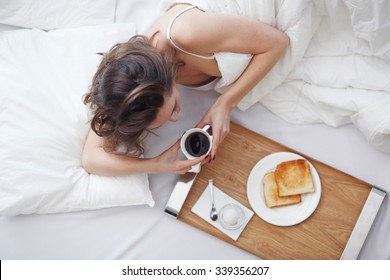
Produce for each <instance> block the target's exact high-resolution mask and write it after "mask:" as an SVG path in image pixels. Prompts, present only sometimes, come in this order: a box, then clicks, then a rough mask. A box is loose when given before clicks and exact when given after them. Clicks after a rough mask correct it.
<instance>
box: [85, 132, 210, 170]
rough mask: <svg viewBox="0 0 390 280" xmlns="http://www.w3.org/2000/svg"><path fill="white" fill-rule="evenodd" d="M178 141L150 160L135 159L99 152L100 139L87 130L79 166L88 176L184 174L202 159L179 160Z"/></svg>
mask: <svg viewBox="0 0 390 280" xmlns="http://www.w3.org/2000/svg"><path fill="white" fill-rule="evenodd" d="M179 149H180V141H177V142H176V143H175V144H174V145H173V146H172V147H170V148H169V149H168V150H166V151H165V152H163V153H162V154H161V155H159V156H157V157H154V158H136V157H130V156H126V155H116V154H111V153H108V152H106V151H104V149H103V138H102V137H100V136H98V135H96V133H95V132H94V131H93V130H90V132H89V134H88V137H87V140H86V142H85V146H84V150H83V155H82V165H83V167H84V169H85V170H86V171H87V172H88V173H92V174H96V175H102V176H126V175H130V174H136V173H160V172H172V173H180V174H184V173H186V172H188V171H189V170H190V169H191V167H192V166H193V165H196V164H197V163H199V162H202V161H203V160H204V158H205V157H206V156H203V157H199V158H197V159H194V160H179V158H178V151H179Z"/></svg>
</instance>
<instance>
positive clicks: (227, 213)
mask: <svg viewBox="0 0 390 280" xmlns="http://www.w3.org/2000/svg"><path fill="white" fill-rule="evenodd" d="M218 220H219V223H220V224H221V225H222V227H224V228H225V229H228V230H234V229H238V228H240V227H241V226H242V225H243V224H244V220H245V214H244V211H243V210H242V208H241V207H240V206H238V205H237V204H234V203H229V204H226V205H224V206H223V207H222V208H221V210H220V211H219V218H218Z"/></svg>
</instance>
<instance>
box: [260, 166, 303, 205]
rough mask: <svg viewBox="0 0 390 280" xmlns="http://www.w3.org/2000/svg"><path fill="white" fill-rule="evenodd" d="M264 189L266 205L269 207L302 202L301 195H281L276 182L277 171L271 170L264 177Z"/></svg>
mask: <svg viewBox="0 0 390 280" xmlns="http://www.w3.org/2000/svg"><path fill="white" fill-rule="evenodd" d="M263 190H264V201H265V205H266V206H267V207H269V208H272V207H278V206H286V205H291V204H296V203H300V202H301V195H300V194H297V195H291V196H283V197H281V196H279V195H278V186H277V185H276V182H275V173H274V172H269V173H267V174H265V175H264V178H263Z"/></svg>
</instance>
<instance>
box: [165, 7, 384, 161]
mask: <svg viewBox="0 0 390 280" xmlns="http://www.w3.org/2000/svg"><path fill="white" fill-rule="evenodd" d="M168 2H171V1H168ZM178 2H180V1H178ZM188 2H192V3H193V4H194V5H198V6H199V7H201V8H202V9H204V10H206V11H209V12H218V13H235V14H241V15H245V16H249V17H252V18H255V19H258V20H262V21H264V22H267V23H269V24H271V25H273V26H276V27H277V28H279V29H281V30H283V31H285V32H286V33H287V34H288V35H289V37H290V43H291V45H290V48H289V49H288V51H287V52H286V54H285V55H284V57H283V58H282V59H281V60H280V61H279V62H278V63H277V64H276V65H275V67H274V68H273V69H272V71H271V72H270V73H269V74H268V75H267V76H266V77H265V78H264V79H263V80H262V81H261V82H260V83H259V84H258V85H257V86H256V87H255V88H254V89H253V90H252V91H251V92H250V93H249V94H248V95H247V96H246V97H245V98H244V99H243V100H242V102H241V103H240V104H239V108H240V109H242V110H246V109H248V108H249V107H251V106H252V105H253V104H255V103H256V102H261V103H262V104H263V105H264V106H266V107H267V108H268V109H270V110H271V111H272V112H274V113H275V114H277V115H278V116H280V117H281V118H283V119H285V120H286V121H288V122H291V123H296V124H304V123H317V122H325V123H326V124H328V125H331V126H335V127H337V126H340V125H343V124H346V123H353V124H354V125H355V126H356V127H357V128H358V129H360V130H361V131H362V133H363V134H364V135H365V137H366V139H367V140H368V141H369V142H370V143H371V144H372V145H374V146H375V147H377V148H379V149H380V150H382V151H384V152H387V153H390V17H389V15H390V1H386V0H376V1H366V0H326V1H325V0H296V1H287V0H274V1H270V0H216V1H206V0H193V1H188ZM232 55H233V54H228V53H220V54H216V59H217V62H218V65H219V68H220V70H221V73H222V75H223V77H222V78H221V80H220V81H219V82H218V83H217V85H216V87H215V90H217V91H218V92H220V93H223V92H225V91H226V89H227V88H228V87H229V85H230V84H231V83H232V82H233V81H234V80H235V79H237V78H238V76H239V75H240V73H242V70H243V69H245V66H244V67H243V65H247V63H249V60H250V59H248V56H247V55H244V54H238V55H237V54H234V56H232Z"/></svg>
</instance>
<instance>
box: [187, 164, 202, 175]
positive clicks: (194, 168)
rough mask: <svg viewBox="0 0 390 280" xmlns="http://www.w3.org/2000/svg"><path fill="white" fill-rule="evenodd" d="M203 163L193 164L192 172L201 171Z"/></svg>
mask: <svg viewBox="0 0 390 280" xmlns="http://www.w3.org/2000/svg"><path fill="white" fill-rule="evenodd" d="M201 168H202V167H201V164H200V163H198V164H195V165H193V166H192V168H191V170H190V171H189V172H192V173H199V172H200V169H201Z"/></svg>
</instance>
